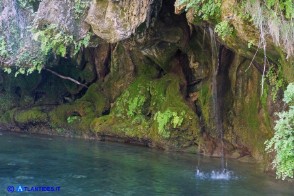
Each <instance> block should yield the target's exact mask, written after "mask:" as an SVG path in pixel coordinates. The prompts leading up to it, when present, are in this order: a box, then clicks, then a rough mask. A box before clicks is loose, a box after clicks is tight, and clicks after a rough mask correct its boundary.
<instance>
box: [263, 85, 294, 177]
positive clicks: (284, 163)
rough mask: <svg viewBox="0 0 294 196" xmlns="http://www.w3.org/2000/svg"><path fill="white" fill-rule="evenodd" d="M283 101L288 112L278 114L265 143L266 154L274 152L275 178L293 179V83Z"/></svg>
mask: <svg viewBox="0 0 294 196" xmlns="http://www.w3.org/2000/svg"><path fill="white" fill-rule="evenodd" d="M283 101H284V102H285V103H287V104H289V110H288V111H283V112H280V113H278V117H279V119H278V120H277V121H276V126H275V127H274V129H275V134H274V137H273V138H272V139H270V140H268V141H266V142H265V144H266V151H267V152H272V151H275V152H276V156H275V158H274V160H273V167H274V168H276V175H277V178H281V179H283V180H284V179H286V178H287V177H289V178H293V177H294V83H290V84H289V85H288V87H287V90H286V91H285V93H284V99H283Z"/></svg>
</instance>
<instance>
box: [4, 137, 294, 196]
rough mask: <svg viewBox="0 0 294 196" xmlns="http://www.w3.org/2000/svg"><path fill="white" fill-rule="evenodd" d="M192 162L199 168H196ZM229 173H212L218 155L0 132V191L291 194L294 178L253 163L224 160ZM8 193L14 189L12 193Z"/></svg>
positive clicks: (135, 193) (215, 166)
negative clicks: (270, 172) (289, 179)
mask: <svg viewBox="0 0 294 196" xmlns="http://www.w3.org/2000/svg"><path fill="white" fill-rule="evenodd" d="M197 166H199V168H200V171H198V173H197ZM228 167H229V169H230V170H231V171H233V174H231V175H230V178H229V179H217V178H213V177H211V176H212V174H213V173H212V172H211V171H212V170H217V169H219V168H220V160H219V159H211V158H203V157H202V158H199V157H197V156H196V155H190V154H180V153H167V152H162V151H157V150H153V149H148V148H143V147H138V146H130V145H123V144H116V143H108V142H97V141H85V140H78V139H66V138H59V137H44V136H36V135H26V134H10V133H7V132H0V188H1V189H0V195H11V193H9V192H8V191H7V187H9V186H13V187H14V188H15V189H14V194H15V195H22V194H23V192H22V193H20V192H17V188H18V187H19V186H21V187H22V189H24V187H25V186H26V187H29V188H30V187H40V186H42V187H48V186H50V187H51V186H54V187H60V191H58V192H50V193H40V192H37V193H36V192H26V194H25V195H42V194H45V195H238V196H240V195H250V196H253V195H294V188H293V183H292V184H291V183H289V182H280V181H277V180H275V179H274V178H273V177H269V176H267V175H265V174H263V173H262V170H261V168H260V167H259V166H258V165H256V164H249V163H240V162H237V161H233V160H229V162H228ZM14 194H13V195H14Z"/></svg>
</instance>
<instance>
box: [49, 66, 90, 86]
mask: <svg viewBox="0 0 294 196" xmlns="http://www.w3.org/2000/svg"><path fill="white" fill-rule="evenodd" d="M44 70H46V71H48V72H50V73H52V74H54V75H56V76H58V77H59V78H61V79H64V80H69V81H71V82H73V83H75V84H77V85H80V86H83V87H85V88H88V86H86V85H85V84H82V83H80V82H79V81H77V80H75V79H73V78H71V77H67V76H63V75H60V74H59V73H57V72H55V71H52V70H50V69H47V68H44Z"/></svg>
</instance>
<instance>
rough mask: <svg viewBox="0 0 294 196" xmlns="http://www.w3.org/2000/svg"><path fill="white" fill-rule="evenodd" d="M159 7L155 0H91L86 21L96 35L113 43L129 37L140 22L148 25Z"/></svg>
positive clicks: (159, 3)
mask: <svg viewBox="0 0 294 196" xmlns="http://www.w3.org/2000/svg"><path fill="white" fill-rule="evenodd" d="M160 7H161V1H156V0H139V1H136V0H118V1H113V0H101V1H97V0H93V2H92V4H91V6H90V10H89V12H88V16H87V18H86V22H87V23H89V24H90V25H91V27H92V29H93V31H94V33H95V34H96V35H98V36H99V37H101V38H102V39H105V40H106V41H108V42H110V43H115V42H118V41H121V40H124V39H126V38H129V37H130V36H131V35H132V34H133V33H134V32H135V31H136V29H137V28H138V27H139V26H140V25H141V24H142V23H145V22H146V25H147V26H148V25H149V23H150V20H151V18H152V15H153V14H156V13H157V12H158V11H159V8H160Z"/></svg>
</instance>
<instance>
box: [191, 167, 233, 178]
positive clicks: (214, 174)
mask: <svg viewBox="0 0 294 196" xmlns="http://www.w3.org/2000/svg"><path fill="white" fill-rule="evenodd" d="M195 177H196V179H202V180H204V179H211V180H232V179H238V177H237V176H235V175H234V172H233V171H229V170H227V169H224V170H221V171H214V170H212V171H211V172H203V171H200V170H199V169H196V172H195Z"/></svg>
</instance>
